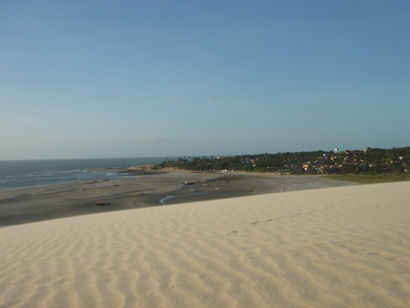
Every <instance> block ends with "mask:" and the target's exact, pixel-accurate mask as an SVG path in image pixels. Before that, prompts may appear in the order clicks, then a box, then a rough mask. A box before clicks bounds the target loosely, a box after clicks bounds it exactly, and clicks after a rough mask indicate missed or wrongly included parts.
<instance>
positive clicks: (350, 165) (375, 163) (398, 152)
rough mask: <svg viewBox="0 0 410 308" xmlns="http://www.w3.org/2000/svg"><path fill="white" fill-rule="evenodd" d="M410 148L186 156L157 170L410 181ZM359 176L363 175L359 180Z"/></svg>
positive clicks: (157, 166)
mask: <svg viewBox="0 0 410 308" xmlns="http://www.w3.org/2000/svg"><path fill="white" fill-rule="evenodd" d="M409 167H410V147H404V148H393V149H377V148H367V149H363V150H345V151H342V152H325V151H312V152H294V153H289V152H287V153H277V154H257V155H240V156H225V157H220V156H216V157H213V156H211V157H184V158H178V159H177V160H170V161H165V162H163V163H161V164H158V165H156V166H155V167H154V168H157V169H163V168H178V169H186V170H193V171H221V170H225V171H228V170H229V171H257V172H275V173H280V174H329V175H330V174H333V175H345V179H348V178H349V176H350V178H351V179H352V180H353V179H354V180H355V181H360V182H368V181H372V182H377V181H380V182H381V181H392V180H396V179H397V180H401V179H407V178H408V172H409ZM356 175H360V177H357V176H356Z"/></svg>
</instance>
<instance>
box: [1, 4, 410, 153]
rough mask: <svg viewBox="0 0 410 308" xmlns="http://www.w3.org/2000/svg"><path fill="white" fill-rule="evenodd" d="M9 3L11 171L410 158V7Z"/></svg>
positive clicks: (5, 14)
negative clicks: (286, 155) (267, 155)
mask: <svg viewBox="0 0 410 308" xmlns="http://www.w3.org/2000/svg"><path fill="white" fill-rule="evenodd" d="M0 3H1V7H0V14H1V16H0V17H1V21H0V22H1V28H0V44H1V106H0V108H1V109H0V129H1V135H0V159H30V158H83V157H84V158H85V157H135V156H170V155H212V154H222V155H226V154H245V153H261V152H273V153H275V152H285V151H303V150H304V151H308V150H316V149H323V150H330V149H333V148H334V147H336V146H337V147H339V148H341V149H345V148H350V149H355V148H364V147H367V146H371V147H384V148H390V147H393V146H395V147H399V146H408V145H410V111H409V109H410V107H409V70H410V64H409V63H410V43H409V33H410V30H409V29H410V18H409V13H410V1H406V0H404V1H394V0H390V1H387V0H386V1H376V0H372V1H327V0H326V1H259V2H258V1H198V2H197V1H79V0H78V1H73V0H71V1H57V0H56V1H51V0H50V1H36V0H30V1H19V0H13V1H11V0H0Z"/></svg>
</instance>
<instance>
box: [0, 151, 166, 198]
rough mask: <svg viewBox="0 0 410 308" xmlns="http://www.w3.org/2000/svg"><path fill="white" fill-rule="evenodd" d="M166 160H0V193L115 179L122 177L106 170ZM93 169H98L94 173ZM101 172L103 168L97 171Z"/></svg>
mask: <svg viewBox="0 0 410 308" xmlns="http://www.w3.org/2000/svg"><path fill="white" fill-rule="evenodd" d="M166 159H168V158H167V157H140V158H104V159H55V160H18V161H17V160H15V161H11V160H10V161H0V190H6V189H14V188H20V187H27V186H36V185H46V184H58V183H69V182H77V181H88V180H100V179H115V178H119V177H121V176H124V174H121V173H118V172H115V171H110V170H109V169H114V168H126V167H131V166H137V165H147V164H156V163H160V162H162V161H164V160H166ZM97 169H100V170H99V171H97ZM101 169H106V170H104V171H101Z"/></svg>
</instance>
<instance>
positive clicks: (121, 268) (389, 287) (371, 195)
mask: <svg viewBox="0 0 410 308" xmlns="http://www.w3.org/2000/svg"><path fill="white" fill-rule="evenodd" d="M409 192H410V183H409V182H399V183H387V184H371V185H354V186H343V187H332V188H322V189H311V190H301V191H293V192H280V193H271V194H263V195H254V196H245V197H238V198H226V199H220V200H209V201H200V202H186V203H182V204H175V205H169V206H155V207H146V208H141V209H134V210H126V211H115V212H108V213H100V214H93V215H82V216H73V217H66V218H61V219H52V220H47V221H39V222H34V223H27V224H21V225H15V226H8V227H3V228H1V229H0V232H1V251H2V253H1V255H0V272H1V276H0V286H1V290H2V291H1V297H0V306H1V307H408V305H409V300H410V297H409V294H410V281H409V262H410V241H409V240H410V239H409V237H410V233H409V225H410V215H409V198H408V196H409Z"/></svg>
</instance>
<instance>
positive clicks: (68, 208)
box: [0, 171, 349, 226]
mask: <svg viewBox="0 0 410 308" xmlns="http://www.w3.org/2000/svg"><path fill="white" fill-rule="evenodd" d="M184 182H186V185H185V184H183V183H184ZM343 185H349V183H347V182H342V181H336V180H331V179H326V178H324V177H321V176H311V175H309V176H303V175H301V176H292V175H285V176H281V175H274V174H256V173H206V172H203V173H199V172H184V171H170V172H166V173H152V174H149V173H144V174H143V175H136V176H128V177H124V178H121V179H115V180H108V181H91V182H83V183H68V184H56V185H46V186H38V187H30V188H22V189H16V190H9V191H1V192H0V226H10V225H16V224H22V223H29V222H35V221H41V220H47V219H54V218H61V217H68V216H76V215H83V214H93V213H102V212H107V211H116V210H124V209H133V208H143V207H149V206H162V205H170V204H176V203H184V202H194V201H203V200H212V199H221V198H231V197H238V196H247V195H257V194H265V193H272V192H283V191H293V190H304V189H314V188H325V187H334V186H343ZM98 202H101V203H102V202H104V203H105V204H107V205H96V203H98ZM108 204H109V205H108Z"/></svg>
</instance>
